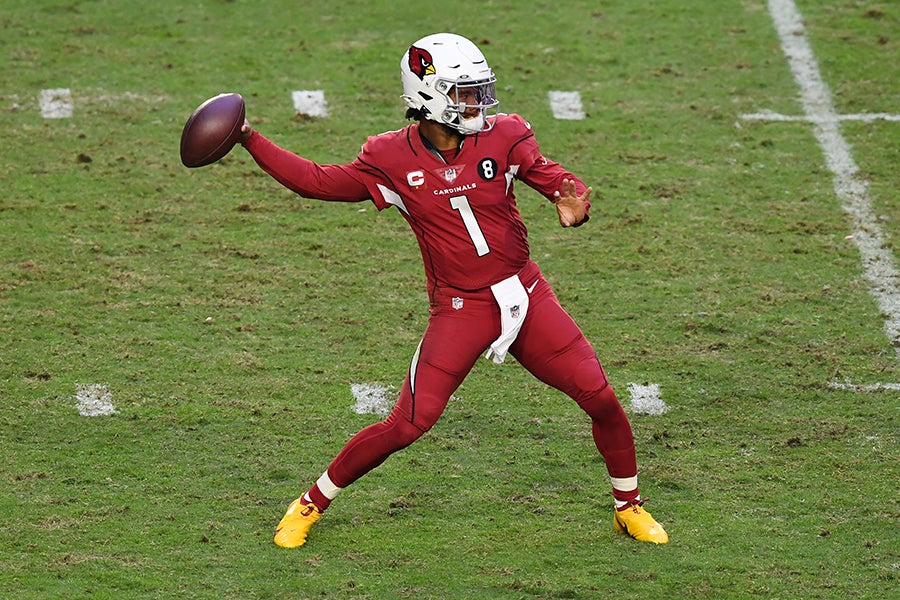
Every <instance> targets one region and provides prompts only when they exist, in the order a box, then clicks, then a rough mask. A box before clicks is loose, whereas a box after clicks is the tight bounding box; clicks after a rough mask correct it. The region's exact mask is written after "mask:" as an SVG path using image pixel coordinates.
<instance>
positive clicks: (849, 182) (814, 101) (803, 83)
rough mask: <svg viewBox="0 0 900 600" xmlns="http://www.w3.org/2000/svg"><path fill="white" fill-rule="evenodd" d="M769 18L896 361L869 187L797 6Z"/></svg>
mask: <svg viewBox="0 0 900 600" xmlns="http://www.w3.org/2000/svg"><path fill="white" fill-rule="evenodd" d="M769 13H770V14H771V15H772V20H773V21H774V22H775V29H776V30H777V31H778V36H779V37H780V38H781V47H782V49H783V50H784V55H785V57H786V58H787V60H788V63H789V64H790V67H791V72H792V73H793V74H794V79H795V80H796V81H797V84H798V85H799V86H800V92H801V101H802V103H803V110H804V112H805V114H806V118H807V120H809V121H810V122H811V123H812V124H813V132H814V134H815V137H816V140H817V141H818V142H819V146H821V147H822V152H823V153H824V154H825V162H826V164H827V165H828V169H829V170H830V171H831V172H832V173H833V174H834V191H835V193H836V194H837V196H838V198H840V199H841V201H842V202H843V206H844V210H845V211H846V212H847V213H848V214H849V215H850V216H851V217H852V218H853V229H854V233H853V241H854V242H855V243H856V245H857V247H858V248H859V252H860V254H861V255H862V264H863V268H864V269H865V274H866V278H867V279H868V280H869V284H870V286H871V293H872V295H873V296H874V297H875V299H876V300H877V301H878V308H879V309H880V310H881V312H882V314H883V315H884V317H885V324H884V329H885V332H886V333H887V336H888V339H889V340H890V341H891V344H892V345H893V346H894V348H895V352H896V353H897V354H898V357H900V289H898V287H897V282H898V272H897V268H896V267H895V265H894V257H893V255H892V253H891V251H890V248H889V247H888V245H887V244H886V243H885V240H884V235H883V234H882V232H881V227H880V226H879V225H878V219H877V218H876V216H875V213H874V212H873V210H872V202H871V200H870V199H869V193H868V182H867V181H866V180H865V179H864V178H862V177H861V176H860V175H859V167H858V166H857V165H856V162H855V161H854V160H853V156H852V154H851V152H850V146H849V144H847V141H846V140H845V139H844V137H843V135H841V126H840V121H841V116H840V115H838V114H837V112H836V111H835V109H834V105H833V104H832V101H831V92H830V91H829V89H828V86H827V85H826V84H825V82H824V81H823V80H822V75H821V74H820V72H819V65H818V62H817V61H816V57H815V55H813V52H812V49H811V48H810V46H809V42H808V41H807V38H806V30H805V28H804V26H803V18H802V17H801V15H800V13H799V12H798V11H797V6H796V5H795V4H794V2H793V0H769Z"/></svg>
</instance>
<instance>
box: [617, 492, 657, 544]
mask: <svg viewBox="0 0 900 600" xmlns="http://www.w3.org/2000/svg"><path fill="white" fill-rule="evenodd" d="M643 504H644V503H643V502H633V503H632V504H631V505H629V506H628V507H626V508H624V509H622V510H617V511H616V513H615V516H613V527H615V528H616V531H617V532H618V533H627V534H628V535H630V536H631V537H633V538H634V539H636V540H637V541H639V542H653V543H654V544H665V543H667V542H668V541H669V534H668V533H666V530H665V529H663V526H662V525H660V524H659V523H657V522H656V520H655V519H654V518H653V515H651V514H650V513H648V512H647V511H646V510H644V509H643V508H641V507H642V506H643Z"/></svg>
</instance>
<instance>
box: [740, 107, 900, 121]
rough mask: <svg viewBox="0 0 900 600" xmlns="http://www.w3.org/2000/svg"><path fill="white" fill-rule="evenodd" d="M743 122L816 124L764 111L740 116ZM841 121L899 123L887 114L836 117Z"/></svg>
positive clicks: (808, 118) (807, 118) (810, 118)
mask: <svg viewBox="0 0 900 600" xmlns="http://www.w3.org/2000/svg"><path fill="white" fill-rule="evenodd" d="M741 118H742V119H744V120H745V121H806V122H807V123H817V122H819V119H818V118H817V117H813V116H809V115H802V116H798V115H783V114H781V113H777V112H772V111H770V110H764V111H762V112H758V113H748V114H744V115H741ZM837 118H838V119H839V120H841V121H861V122H863V123H872V122H874V121H897V122H900V115H892V114H888V113H859V114H855V115H837Z"/></svg>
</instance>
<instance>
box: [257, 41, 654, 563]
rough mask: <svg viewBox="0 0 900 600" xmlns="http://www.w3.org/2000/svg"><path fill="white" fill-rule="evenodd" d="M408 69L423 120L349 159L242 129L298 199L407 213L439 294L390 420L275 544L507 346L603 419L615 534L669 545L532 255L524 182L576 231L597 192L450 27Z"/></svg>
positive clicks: (347, 456) (418, 47)
mask: <svg viewBox="0 0 900 600" xmlns="http://www.w3.org/2000/svg"><path fill="white" fill-rule="evenodd" d="M400 75H401V80H402V83H403V100H404V101H405V103H406V105H407V113H406V116H407V118H408V119H411V120H413V121H414V122H413V123H411V124H409V125H408V126H406V127H404V128H403V129H400V130H398V131H391V132H388V133H383V134H381V135H377V136H373V137H370V138H369V139H368V141H367V142H366V143H365V144H364V145H363V147H362V150H361V152H360V153H359V156H358V157H357V158H356V159H355V160H354V161H353V162H352V163H350V164H345V165H321V164H318V163H316V162H313V161H311V160H308V159H306V158H303V157H300V156H298V155H296V154H294V153H292V152H289V151H287V150H284V149H282V148H279V147H278V146H276V145H275V144H274V143H272V142H271V141H269V140H267V139H266V138H265V137H263V136H262V135H261V134H260V133H259V132H257V131H254V130H253V129H252V128H251V127H250V124H249V123H248V122H246V121H245V123H244V127H243V129H242V132H243V136H242V144H243V145H244V147H245V148H246V149H247V151H248V152H250V154H251V155H252V156H253V158H254V160H255V161H256V162H257V164H258V165H259V166H260V167H261V168H262V169H263V170H264V171H266V172H267V173H268V174H270V175H271V176H272V177H273V178H275V179H276V180H277V181H278V182H279V183H281V184H282V185H283V186H285V187H287V188H288V189H290V190H292V191H294V192H296V193H297V194H299V195H301V196H303V197H306V198H316V199H320V200H327V201H338V202H361V201H366V200H371V201H372V202H373V203H374V204H375V206H376V207H377V208H378V210H384V209H387V208H391V207H393V208H395V209H396V210H399V211H400V214H401V215H402V216H403V218H404V219H406V221H407V222H408V223H409V226H410V227H411V228H412V231H413V232H414V233H415V236H416V239H417V241H418V244H419V250H420V251H421V253H422V261H423V264H424V267H425V274H426V278H427V286H428V297H429V301H430V312H429V319H428V325H427V327H426V329H425V332H424V334H423V336H422V340H421V342H420V343H419V346H418V348H416V350H415V352H414V353H413V357H412V361H411V363H410V366H409V371H408V372H407V374H406V378H405V380H404V382H403V387H402V389H401V391H400V394H399V397H398V400H397V404H396V405H395V406H394V408H393V410H392V411H391V413H390V415H388V417H387V418H386V419H385V420H384V421H382V422H380V423H376V424H373V425H370V426H368V427H366V428H364V429H363V430H361V431H360V432H358V433H357V434H356V435H354V436H353V437H352V438H351V439H350V440H349V441H348V442H347V443H346V445H345V446H344V447H343V449H341V451H340V452H339V453H338V455H337V456H336V457H335V458H334V460H332V461H331V463H330V464H329V465H328V467H327V469H326V470H325V471H324V472H323V473H322V475H321V477H319V479H318V480H317V481H316V482H315V483H314V484H313V485H312V487H310V488H309V490H308V491H306V492H305V493H304V494H303V495H302V496H300V497H299V498H297V499H296V500H294V502H292V503H291V504H290V506H289V507H288V509H287V512H286V513H285V515H284V518H283V519H282V520H281V522H280V523H279V524H278V525H277V527H276V529H275V543H276V544H278V545H279V546H282V547H285V548H293V547H297V546H301V545H303V544H304V543H305V542H306V539H307V535H308V534H309V531H310V529H311V528H312V526H313V524H314V523H316V521H318V520H319V518H320V517H321V516H322V514H323V512H325V510H326V509H327V508H328V506H329V505H330V504H331V502H332V501H333V500H334V499H335V498H336V497H337V496H338V494H339V493H340V492H341V490H343V489H345V488H346V487H347V486H349V485H350V484H352V483H354V482H355V481H357V480H358V479H360V478H361V477H362V476H363V475H365V474H366V473H368V472H369V471H370V470H372V469H374V468H375V467H377V466H378V465H380V464H381V463H382V462H384V461H385V460H386V459H387V458H388V457H389V456H390V455H391V454H392V453H394V452H396V451H398V450H401V449H403V448H405V447H406V446H409V445H410V444H412V443H413V442H414V441H416V440H417V439H418V438H419V437H421V436H422V435H423V434H424V433H425V432H427V431H428V430H429V429H430V428H431V427H432V426H433V425H434V424H435V423H436V422H437V420H438V418H439V417H440V416H441V413H442V412H443V411H444V409H445V407H446V406H447V402H448V400H449V399H450V396H451V394H452V393H453V392H454V391H455V390H456V388H457V387H458V386H459V385H460V384H461V383H462V381H463V379H464V378H465V377H466V375H467V374H468V373H469V371H470V370H471V368H472V367H473V365H474V364H475V362H476V361H477V360H478V359H479V357H481V356H482V355H484V356H486V357H487V358H489V359H490V360H492V361H494V362H496V363H501V362H503V360H504V359H505V358H506V356H507V355H508V354H509V355H511V356H513V357H515V359H516V360H517V361H518V362H519V363H520V364H521V365H522V366H523V367H524V368H525V369H527V370H528V371H529V372H531V373H532V374H533V375H534V376H535V377H537V378H538V379H540V380H541V381H543V382H545V383H546V384H548V385H550V386H552V387H554V388H556V389H558V390H560V391H562V392H563V393H565V394H567V395H568V396H569V397H571V398H572V399H573V400H574V401H575V402H576V403H577V404H578V406H580V407H581V408H582V409H583V410H584V412H585V413H587V415H588V416H589V417H590V419H591V422H592V434H593V439H594V442H595V444H596V446H597V450H598V451H599V452H600V454H601V455H602V457H603V459H604V462H605V464H606V468H607V471H608V474H609V477H610V480H611V483H612V496H613V501H614V507H613V519H612V521H613V527H614V528H615V530H616V531H618V532H620V533H626V534H628V535H630V536H631V537H633V538H635V539H637V540H640V541H647V542H653V543H657V544H664V543H666V542H667V541H668V534H667V533H666V531H665V530H664V529H663V527H662V526H661V525H660V524H659V523H657V522H656V521H655V520H654V519H653V517H652V516H651V515H650V513H649V512H647V511H646V510H645V509H644V508H643V501H642V499H641V496H640V493H639V491H638V483H637V472H638V471H637V460H636V456H635V447H634V438H633V435H632V431H631V425H630V424H629V422H628V417H627V416H626V414H625V411H624V410H623V409H622V406H621V404H620V403H619V401H618V399H617V397H616V394H615V392H614V391H613V388H612V386H611V385H610V383H609V381H608V379H607V376H606V373H605V372H604V370H603V367H602V366H601V364H600V362H599V360H598V358H597V356H596V354H595V352H594V349H593V347H592V346H591V344H590V343H589V342H588V341H587V339H586V338H585V336H584V334H583V333H582V331H581V329H580V328H579V327H578V326H577V325H576V324H575V322H574V321H573V320H572V318H571V317H570V316H569V315H568V313H566V311H565V310H564V309H563V308H562V307H561V306H560V304H559V301H558V300H557V298H556V295H555V294H554V292H553V290H552V289H551V287H550V285H549V284H548V283H547V280H546V279H544V277H543V275H542V274H541V270H540V268H539V267H538V265H537V264H536V263H535V262H534V261H532V260H531V258H530V256H529V248H528V237H527V231H526V228H525V225H524V223H523V222H522V218H521V216H520V214H519V211H518V209H517V208H516V201H515V195H514V193H513V189H514V183H515V182H516V181H521V182H523V183H524V184H526V185H528V186H530V187H532V188H534V189H535V190H537V191H538V192H539V193H541V194H543V195H544V196H545V197H546V198H547V199H548V200H549V201H550V202H552V203H553V204H554V205H555V207H556V211H557V216H558V218H559V223H560V225H561V226H563V227H578V226H580V225H582V224H584V223H585V222H587V221H588V219H589V210H590V194H591V188H589V187H587V186H586V185H585V184H584V183H583V182H582V180H581V179H579V178H578V177H576V176H575V175H573V174H572V173H570V172H568V171H567V170H566V169H564V168H563V167H562V166H560V165H559V164H558V163H556V162H554V161H552V160H549V159H547V158H545V157H544V156H543V155H542V154H541V151H540V149H539V147H538V143H537V141H536V140H535V136H534V132H533V131H532V129H531V126H530V125H529V124H528V122H527V121H526V120H524V119H523V118H521V117H520V116H517V115H514V114H504V113H501V112H499V110H498V108H499V102H498V101H497V99H496V93H495V77H494V73H493V71H492V70H491V68H490V67H489V66H488V63H487V61H486V59H485V57H484V55H483V54H482V53H481V51H480V50H479V49H478V47H477V46H476V45H475V44H473V43H472V42H471V41H469V40H468V39H466V38H464V37H461V36H458V35H455V34H450V33H438V34H434V35H429V36H427V37H424V38H422V39H420V40H418V41H417V42H415V43H414V44H413V45H412V46H410V47H409V49H408V50H407V51H406V53H405V54H404V55H403V58H402V60H401V62H400Z"/></svg>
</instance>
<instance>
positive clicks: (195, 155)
mask: <svg viewBox="0 0 900 600" xmlns="http://www.w3.org/2000/svg"><path fill="white" fill-rule="evenodd" d="M244 116H245V107H244V98H243V97H242V96H241V95H240V94H219V95H218V96H214V97H212V98H210V99H209V100H207V101H206V102H204V103H203V104H201V105H200V106H198V107H197V109H196V110H194V112H193V113H191V116H190V117H189V118H188V120H187V123H185V124H184V129H183V130H182V131H181V162H182V163H184V166H186V167H191V168H195V167H202V166H204V165H208V164H210V163H214V162H216V161H217V160H219V159H220V158H222V157H223V156H225V155H226V154H228V153H229V152H230V151H231V149H232V148H233V147H234V145H235V144H236V143H237V142H238V141H239V140H240V137H241V126H242V125H243V124H244Z"/></svg>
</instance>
